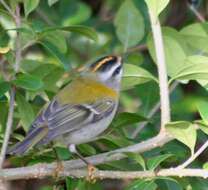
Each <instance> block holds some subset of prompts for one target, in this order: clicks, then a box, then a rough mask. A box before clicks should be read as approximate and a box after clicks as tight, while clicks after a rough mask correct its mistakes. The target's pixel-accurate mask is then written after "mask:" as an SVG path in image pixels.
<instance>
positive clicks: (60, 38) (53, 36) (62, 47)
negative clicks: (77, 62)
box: [41, 31, 67, 54]
mask: <svg viewBox="0 0 208 190" xmlns="http://www.w3.org/2000/svg"><path fill="white" fill-rule="evenodd" d="M41 39H43V40H45V41H48V42H49V43H51V44H53V46H55V47H56V48H57V49H58V51H59V52H61V53H63V54H64V53H66V52H67V44H66V39H65V37H64V35H63V32H61V31H48V32H47V33H44V35H43V37H42V38H41ZM57 42H58V43H57Z"/></svg>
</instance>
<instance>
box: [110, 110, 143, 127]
mask: <svg viewBox="0 0 208 190" xmlns="http://www.w3.org/2000/svg"><path fill="white" fill-rule="evenodd" d="M142 121H146V119H145V118H144V117H142V116H140V115H138V114H135V113H128V112H122V113H119V114H118V115H117V116H116V117H115V118H114V120H113V122H112V126H113V127H115V128H118V127H123V126H127V125H132V124H135V123H138V122H142Z"/></svg>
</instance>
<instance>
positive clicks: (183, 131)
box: [166, 121, 197, 155]
mask: <svg viewBox="0 0 208 190" xmlns="http://www.w3.org/2000/svg"><path fill="white" fill-rule="evenodd" d="M166 129H167V131H168V132H169V133H170V134H171V135H172V136H173V137H174V138H175V139H177V140H178V141H180V142H182V143H183V144H185V145H186V146H188V147H189V148H190V150H191V154H192V155H193V154H194V147H195V144H196V137H197V135H196V129H195V128H194V126H193V124H192V123H190V122H187V121H177V122H171V123H168V124H167V125H166Z"/></svg>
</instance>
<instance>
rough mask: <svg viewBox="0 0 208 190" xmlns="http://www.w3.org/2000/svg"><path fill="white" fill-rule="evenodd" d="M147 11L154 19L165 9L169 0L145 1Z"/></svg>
mask: <svg viewBox="0 0 208 190" xmlns="http://www.w3.org/2000/svg"><path fill="white" fill-rule="evenodd" d="M145 2H146V4H147V6H148V8H149V11H150V12H151V13H152V14H153V16H154V18H155V19H156V18H157V17H158V16H159V14H160V13H161V12H162V11H163V10H164V9H165V7H166V6H167V5H168V3H169V0H145Z"/></svg>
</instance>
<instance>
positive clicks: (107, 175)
mask: <svg viewBox="0 0 208 190" xmlns="http://www.w3.org/2000/svg"><path fill="white" fill-rule="evenodd" d="M53 174H54V170H53V169H51V168H45V167H44V166H42V165H39V167H36V168H35V170H32V169H31V170H29V171H26V170H25V169H24V168H19V169H16V168H15V169H12V168H11V169H4V170H2V171H1V173H0V179H1V180H17V179H32V178H43V177H49V176H53ZM59 176H60V177H66V176H71V177H76V178H85V177H88V171H87V170H86V169H74V170H67V169H63V170H62V171H61V172H60V173H59ZM173 176H175V177H185V176H189V177H203V178H208V171H207V170H203V169H174V168H170V169H162V170H160V171H158V172H155V171H152V170H149V171H102V170H96V171H95V172H94V173H93V177H94V178H96V179H143V178H154V177H173Z"/></svg>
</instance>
